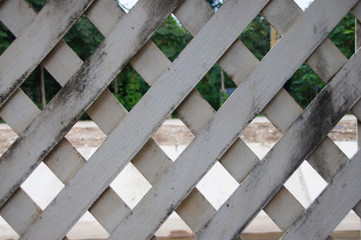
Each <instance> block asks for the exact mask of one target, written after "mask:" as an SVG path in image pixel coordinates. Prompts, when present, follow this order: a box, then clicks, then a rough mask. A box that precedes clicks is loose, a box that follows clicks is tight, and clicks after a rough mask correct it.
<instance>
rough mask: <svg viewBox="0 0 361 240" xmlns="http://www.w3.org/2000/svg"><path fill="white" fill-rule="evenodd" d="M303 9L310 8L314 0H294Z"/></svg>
mask: <svg viewBox="0 0 361 240" xmlns="http://www.w3.org/2000/svg"><path fill="white" fill-rule="evenodd" d="M294 1H295V2H296V3H297V5H298V6H300V8H302V10H305V9H306V8H308V6H310V5H311V3H312V2H313V1H314V0H294Z"/></svg>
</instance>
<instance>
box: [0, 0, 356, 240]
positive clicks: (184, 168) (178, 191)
mask: <svg viewBox="0 0 361 240" xmlns="http://www.w3.org/2000/svg"><path fill="white" fill-rule="evenodd" d="M349 11H352V13H353V14H354V15H355V17H356V18H357V19H358V20H360V17H361V3H358V1H357V0H344V1H336V0H334V1H333V0H332V1H329V0H316V1H315V3H313V4H312V5H311V7H310V8H309V9H308V10H307V11H306V12H303V11H302V10H301V9H300V8H299V7H298V6H297V5H296V4H295V3H294V2H293V1H289V0H272V1H269V0H254V1H241V0H240V1H237V0H228V1H227V2H226V3H225V4H224V5H223V6H222V7H221V8H220V9H219V11H217V13H214V12H213V11H212V10H211V9H210V8H209V6H208V5H207V4H206V3H205V2H204V1H203V0H184V1H181V0H171V1H161V0H152V1H149V0H140V1H139V2H138V3H137V4H136V6H135V7H134V8H133V9H132V10H131V11H130V12H129V13H127V14H126V13H125V12H123V11H122V9H121V8H120V7H119V6H118V5H117V4H116V2H115V1H113V0H97V1H94V0H77V1H75V0H63V1H57V0H52V1H49V3H47V4H46V5H45V7H44V8H43V9H42V10H41V11H40V12H39V13H38V14H36V13H35V12H34V10H33V9H32V8H31V7H30V6H29V4H28V3H27V2H26V1H25V0H2V1H0V20H1V21H2V22H3V23H4V24H5V25H6V26H7V27H8V28H9V29H10V30H11V31H12V32H13V34H14V35H15V36H16V38H17V39H16V40H15V41H14V42H13V43H12V44H11V45H10V47H9V48H8V49H6V51H5V52H4V53H3V54H2V55H1V56H0V106H1V109H0V116H1V118H2V119H4V120H5V121H6V122H7V123H8V124H9V125H10V126H11V128H12V129H14V130H15V131H16V132H17V133H18V134H19V136H20V137H19V138H18V139H17V141H16V142H15V143H14V144H13V145H12V146H11V147H10V148H9V149H8V151H7V152H6V153H5V154H4V155H3V156H2V157H1V159H0V183H1V184H0V207H1V208H0V213H1V216H2V217H3V218H4V219H5V220H6V221H7V222H8V223H9V224H10V225H11V227H12V228H13V229H14V230H15V231H16V232H17V233H18V234H19V235H20V236H21V237H20V239H62V238H64V237H65V238H66V234H67V233H68V232H69V230H70V229H71V228H72V226H73V225H74V224H75V223H76V222H77V220H78V219H79V218H80V217H81V216H82V215H83V214H84V213H85V212H86V211H87V210H89V211H90V212H91V213H92V214H93V216H94V217H95V218H96V219H97V221H98V222H99V223H100V224H101V225H102V226H103V227H104V228H105V229H106V231H108V233H109V234H110V238H109V239H150V238H152V237H154V238H156V237H155V236H154V233H155V232H156V230H157V229H158V228H159V226H160V225H161V224H162V223H163V222H164V221H165V220H166V219H167V217H168V216H169V215H170V214H171V213H172V212H173V211H176V212H177V213H178V214H179V216H180V217H181V218H182V219H183V220H184V221H185V223H186V224H187V225H188V226H189V227H190V228H191V229H192V231H193V232H194V233H195V234H196V235H195V238H196V239H237V238H238V237H239V234H240V233H241V232H242V231H243V230H244V229H245V227H246V226H247V225H248V224H249V223H250V222H251V221H252V219H253V218H254V217H255V216H256V215H257V214H258V212H259V211H261V210H262V209H264V210H265V212H266V213H267V214H268V215H269V216H270V217H271V218H272V220H273V221H274V222H275V223H276V224H277V226H278V227H279V228H280V229H281V230H282V231H284V232H287V233H286V234H285V235H284V237H283V238H284V239H325V238H327V237H328V236H329V235H330V233H331V232H332V230H333V229H334V228H335V227H336V225H337V224H338V223H339V222H340V221H341V220H342V219H343V217H344V216H345V215H346V214H347V213H348V211H350V209H354V211H355V212H356V213H357V214H358V215H359V216H361V211H360V206H361V205H360V204H359V203H358V202H359V201H360V199H361V189H360V187H359V185H360V182H361V179H360V175H359V174H358V173H359V172H360V170H361V165H360V164H361V162H360V161H361V158H360V154H361V153H359V152H358V153H357V154H355V156H354V157H353V158H352V159H351V160H349V159H348V158H347V157H346V156H345V155H344V154H343V153H342V152H341V151H340V149H338V147H337V146H336V145H335V144H334V143H333V142H332V141H331V140H330V139H329V138H328V137H327V134H328V133H329V131H330V130H331V129H332V128H333V126H334V125H335V124H336V123H337V122H338V121H339V120H340V119H341V117H342V116H343V115H345V113H346V112H348V111H352V112H353V113H354V114H355V116H356V117H357V118H358V119H359V120H360V119H361V103H359V102H358V100H359V98H360V96H361V88H360V87H359V85H360V80H359V76H360V69H361V66H360V65H361V59H360V58H361V56H360V53H359V51H356V53H355V54H354V55H353V56H352V57H351V58H350V59H347V58H346V57H345V56H344V55H342V53H341V52H340V51H339V50H338V49H337V47H336V46H335V45H334V44H333V43H332V42H331V41H330V40H329V39H327V36H328V34H329V33H330V31H331V30H332V29H333V28H334V27H335V26H336V24H337V23H338V22H339V21H340V20H341V19H342V18H343V17H344V16H345V15H346V14H347V13H348V12H349ZM171 13H173V14H174V15H175V16H176V17H177V18H178V19H179V21H180V22H181V23H182V24H183V26H185V27H186V28H187V29H188V31H189V32H190V33H191V34H192V35H193V36H194V39H193V40H192V41H191V42H190V43H189V44H188V45H187V47H186V48H185V49H184V50H183V52H182V53H181V54H180V55H179V56H178V57H177V59H176V60H175V61H174V62H170V61H169V60H168V59H167V58H166V57H165V56H164V54H163V53H162V52H161V51H160V50H159V49H158V48H157V47H156V46H155V44H153V42H152V41H150V40H149V38H150V36H151V35H152V34H153V33H154V31H155V30H156V29H157V28H158V27H159V26H160V25H161V24H162V22H163V21H164V20H165V19H166V18H167V17H168V16H169V14H171ZM259 13H261V14H262V15H263V17H265V18H266V19H267V21H268V22H269V23H270V24H271V25H272V26H273V27H274V28H275V29H276V30H277V31H278V32H279V33H280V35H281V36H282V37H281V39H280V40H279V42H278V43H277V44H276V45H275V46H274V47H273V48H272V49H271V50H270V52H269V53H268V54H267V55H266V56H265V57H264V58H263V59H262V61H260V62H259V61H258V60H257V59H256V58H255V57H254V56H253V54H252V53H251V52H250V51H249V50H248V49H247V48H246V47H245V45H244V44H243V43H242V42H241V41H240V40H239V39H238V36H239V34H240V33H241V32H242V31H243V30H244V29H245V28H246V27H247V25H248V24H249V23H250V22H251V21H252V19H254V17H255V16H256V15H257V14H259ZM82 14H86V15H87V17H88V18H89V20H90V21H92V23H93V24H94V25H95V26H96V27H97V29H98V30H99V31H100V32H101V33H102V34H103V35H104V36H105V37H106V39H105V40H104V41H103V43H102V44H101V45H100V46H99V47H98V49H97V50H96V51H95V53H94V54H93V55H92V56H90V57H89V58H88V59H87V60H85V61H84V62H83V61H82V60H81V59H80V58H79V57H78V56H77V55H76V54H75V53H74V52H73V51H72V50H71V48H70V47H69V46H68V45H67V44H66V43H65V42H64V41H63V40H61V39H62V37H63V36H64V34H65V33H66V32H67V31H68V30H69V28H70V27H71V26H72V25H73V24H74V23H75V21H76V20H77V19H78V18H79V17H80V16H81V15H82ZM14 16H15V18H14ZM29 45H31V46H32V47H31V48H29V47H28V46H29ZM129 62H130V64H131V65H132V66H133V68H134V69H135V70H136V71H137V72H138V73H139V74H140V75H141V76H142V77H143V78H144V80H145V81H146V82H147V83H148V84H149V85H150V86H151V88H150V89H149V91H148V92H147V93H146V95H145V96H143V98H142V99H141V100H140V101H139V102H138V104H137V105H136V106H135V107H134V108H133V109H132V111H130V112H129V113H127V111H126V110H125V108H124V107H123V106H122V105H121V104H120V103H119V102H118V101H117V100H116V99H115V98H114V96H113V95H112V94H111V93H110V92H109V91H108V90H107V89H106V87H107V86H108V85H109V83H110V82H111V81H112V80H113V79H114V77H115V76H116V75H117V74H118V73H119V72H120V71H121V70H122V69H123V67H124V66H126V64H128V63H129ZM217 62H218V64H219V65H220V66H221V67H222V69H223V70H224V71H226V72H227V73H228V75H229V76H231V77H232V79H233V81H234V82H235V83H236V84H237V85H238V88H237V90H236V91H235V92H234V94H232V96H231V97H230V99H229V100H228V101H227V102H226V103H225V104H224V105H223V106H222V107H221V108H220V109H219V110H218V111H217V112H216V111H214V110H213V109H212V107H211V106H210V105H209V104H208V103H207V102H206V101H205V100H204V99H203V98H202V97H201V95H200V94H199V93H198V92H197V91H196V90H195V89H194V87H195V85H196V84H197V83H198V82H199V81H200V79H201V78H202V77H203V76H204V75H205V74H206V73H207V72H208V71H209V70H210V68H211V67H212V66H213V65H214V64H215V63H217ZM304 62H306V63H307V64H308V65H309V66H310V67H311V68H312V70H313V71H314V72H315V73H316V74H317V75H318V76H319V77H320V78H321V79H322V80H323V81H324V82H325V83H327V85H326V87H325V88H324V89H323V90H322V91H321V93H320V94H319V95H318V96H317V97H316V98H315V100H314V101H313V102H312V103H311V104H310V106H309V107H308V108H307V109H306V110H305V111H303V110H302V108H301V107H300V106H298V105H297V103H296V102H295V101H294V100H293V99H292V98H291V97H290V95H289V94H288V93H287V92H286V91H285V90H284V89H283V88H282V86H283V85H284V83H285V82H286V80H287V79H289V77H290V76H291V75H292V74H293V73H294V72H295V71H296V70H297V68H298V67H299V66H300V65H301V64H302V63H304ZM40 63H42V64H43V66H44V67H45V68H46V69H47V71H48V72H49V73H50V74H51V75H52V76H53V77H54V78H55V79H56V80H57V81H58V82H59V84H60V85H61V86H63V88H62V89H61V90H60V91H59V93H58V94H57V95H56V96H55V97H54V99H53V100H52V101H51V102H50V103H49V104H48V105H47V107H46V108H45V109H44V110H43V111H40V110H39V109H38V108H37V107H36V106H35V105H34V103H33V102H32V101H31V100H30V99H29V98H28V97H27V96H26V94H25V93H24V92H23V91H22V90H21V89H20V88H19V86H20V85H21V84H22V83H23V82H24V81H25V79H26V78H27V77H28V75H29V74H30V72H31V71H33V70H34V69H35V67H36V66H37V65H39V64H40ZM165 99H166V101H165ZM174 111H175V112H176V113H177V115H178V116H179V117H180V118H181V120H182V121H183V122H184V123H185V124H186V125H187V127H188V128H189V129H190V130H191V131H192V132H193V134H194V135H195V136H196V137H195V139H194V140H193V141H192V143H191V144H190V145H189V146H188V147H187V148H186V150H185V151H184V152H183V153H182V154H181V155H180V156H179V157H178V159H177V160H176V161H175V162H174V163H173V162H172V161H171V160H170V159H169V158H168V157H167V156H166V155H165V153H164V152H163V151H162V150H161V149H160V147H159V146H158V145H157V144H156V143H155V142H154V141H153V140H152V138H151V137H152V136H153V134H154V133H155V131H156V130H157V129H158V128H159V126H160V125H161V124H162V123H163V122H164V121H165V119H166V118H167V117H168V116H169V115H170V114H171V113H172V112H174ZM261 111H262V112H263V113H264V114H265V115H266V116H267V118H269V119H270V120H271V122H272V123H273V124H274V125H275V126H276V127H277V128H278V129H279V130H280V132H281V133H282V134H283V136H282V138H281V139H280V140H279V141H278V142H277V144H276V145H275V146H274V147H273V148H272V150H271V151H270V152H269V153H268V154H267V155H266V156H265V157H264V159H262V161H260V160H259V159H258V158H257V157H256V156H255V154H254V153H253V152H252V151H251V150H250V149H249V148H248V146H247V145H246V144H245V143H244V142H243V141H242V140H241V139H240V138H239V135H240V133H241V132H242V131H243V130H244V129H245V128H246V127H247V125H248V123H249V122H251V121H252V119H253V118H254V117H255V116H256V115H257V114H258V113H260V112H261ZM84 112H87V114H88V115H89V116H90V117H91V118H92V120H94V121H95V122H96V124H97V125H98V126H99V127H100V128H101V129H102V131H103V132H104V133H105V134H106V135H107V136H108V138H107V139H106V141H105V142H104V143H103V144H102V145H101V147H100V148H99V149H98V150H97V151H96V152H95V153H94V154H93V155H92V156H91V158H90V159H89V160H88V161H87V162H86V161H85V160H84V159H83V158H82V157H81V155H80V154H79V153H78V152H77V151H76V149H75V148H74V147H73V146H72V145H71V144H70V143H69V142H68V141H67V140H66V139H65V138H64V136H65V134H66V133H67V132H68V131H69V129H70V128H71V127H72V126H73V125H74V124H75V123H76V121H77V120H78V119H79V118H80V117H81V116H82V114H83V113H84ZM304 159H307V160H308V161H309V163H310V164H311V165H312V166H313V167H314V168H315V169H316V170H317V171H318V173H319V174H320V175H321V176H322V177H323V178H324V179H325V180H326V181H327V182H329V185H328V186H327V188H326V189H325V191H324V192H323V193H322V194H321V195H320V196H319V198H318V199H317V200H316V201H315V202H314V203H313V204H312V205H311V206H310V207H309V208H308V209H307V211H306V212H305V211H304V209H303V207H302V205H301V204H300V203H299V202H298V201H297V199H296V198H295V197H294V196H293V195H292V194H291V193H290V192H289V191H288V190H287V189H286V188H284V187H283V185H284V183H285V182H286V180H287V179H288V178H289V176H290V175H291V174H292V173H293V172H294V171H295V170H296V169H297V167H298V166H299V165H300V164H301V163H302V162H303V160H304ZM42 161H43V162H44V163H45V164H47V166H48V167H49V168H50V169H51V170H52V171H53V173H54V174H55V175H56V176H57V177H58V178H59V179H60V180H61V181H62V182H63V183H64V184H65V187H64V188H63V190H62V191H61V192H60V193H59V194H58V196H57V197H56V198H55V199H54V200H53V201H52V203H51V204H50V205H49V206H48V207H47V208H46V209H45V210H44V211H43V212H42V211H41V209H40V208H39V207H38V206H37V204H36V203H35V202H33V200H32V199H31V198H30V197H29V196H28V195H27V194H26V193H25V192H24V191H23V190H22V189H21V187H20V185H21V184H22V183H23V182H24V181H25V180H26V179H27V177H28V176H29V175H30V174H31V173H32V171H33V170H34V169H35V168H36V167H37V166H38V165H39V164H40V163H41V162H42ZM130 161H131V162H132V163H133V164H134V166H135V167H136V168H137V169H138V170H139V171H140V172H141V173H142V174H143V176H144V177H145V178H146V179H147V180H148V181H149V183H151V184H152V188H151V189H150V190H149V192H148V193H147V194H146V195H145V196H144V198H143V199H142V200H141V201H140V202H139V203H138V204H137V206H136V207H135V208H134V209H130V208H129V207H128V206H127V205H126V204H125V203H124V202H123V200H122V199H121V198H120V197H119V196H118V195H117V194H116V193H115V191H114V190H113V189H112V188H110V187H109V184H110V183H111V182H112V181H113V179H114V178H115V177H116V176H117V175H118V174H119V173H120V172H121V171H122V170H123V169H124V167H125V166H126V165H127V164H128V163H129V162H130ZM217 161H219V162H220V163H221V164H222V165H223V166H224V167H225V169H226V170H227V171H228V172H229V173H230V174H231V175H232V177H234V178H235V179H236V180H237V181H238V182H239V183H240V185H239V187H238V188H237V189H236V191H235V192H234V193H233V194H232V196H231V197H230V198H229V199H228V200H227V201H226V202H225V203H224V204H223V205H222V207H221V208H220V209H219V210H218V211H216V210H215V209H214V208H213V207H212V205H211V204H210V203H209V202H208V200H207V199H206V198H205V197H204V196H203V195H202V194H201V193H200V192H199V191H198V190H197V189H196V188H195V186H196V184H197V183H198V182H199V181H200V180H201V178H202V177H203V176H204V175H205V174H206V173H207V171H208V170H209V169H210V168H211V167H212V166H213V165H214V164H215V163H216V162H217ZM20 213H21V214H20ZM329 238H331V237H329Z"/></svg>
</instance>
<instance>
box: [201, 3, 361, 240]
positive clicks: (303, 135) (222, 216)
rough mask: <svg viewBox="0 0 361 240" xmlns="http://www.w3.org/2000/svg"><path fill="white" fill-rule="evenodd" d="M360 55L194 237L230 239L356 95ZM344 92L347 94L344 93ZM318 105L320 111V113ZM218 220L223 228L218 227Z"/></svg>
mask: <svg viewBox="0 0 361 240" xmlns="http://www.w3.org/2000/svg"><path fill="white" fill-rule="evenodd" d="M316 3H317V2H316ZM318 3H321V2H320V1H319V2H318ZM312 6H313V7H315V6H316V5H315V4H313V5H312ZM318 7H319V6H318ZM315 8H316V7H315ZM311 9H312V8H311ZM360 58H361V52H357V53H356V54H355V55H354V56H353V57H352V58H351V59H350V61H349V62H348V63H347V64H346V65H345V66H344V68H342V69H341V70H340V71H339V72H338V74H337V75H336V76H335V77H334V78H333V80H332V81H331V82H330V83H329V84H328V85H327V86H326V87H325V88H324V89H323V91H322V93H320V94H319V95H318V96H317V97H316V98H315V101H313V102H312V104H311V105H310V106H309V108H307V109H306V110H305V112H304V113H303V114H302V115H301V116H300V117H299V118H298V119H297V121H295V122H294V123H293V124H292V126H291V127H290V128H289V129H288V130H287V131H286V133H285V134H284V135H283V137H282V138H281V139H280V140H279V141H278V142H277V143H276V145H275V146H274V147H273V149H272V150H271V151H270V152H269V153H268V154H267V155H266V157H265V158H264V159H263V160H262V162H261V163H260V164H258V165H257V166H256V167H255V168H254V170H253V171H252V172H251V173H250V175H248V176H247V177H246V178H245V180H244V181H243V183H242V184H241V185H240V186H239V187H238V189H237V190H236V191H235V192H234V193H233V194H232V196H231V197H230V198H229V199H228V200H227V201H226V202H225V203H224V205H223V206H222V207H221V208H220V210H218V212H217V213H216V215H215V216H214V217H213V218H212V220H211V221H210V222H208V224H207V226H206V227H205V228H204V229H203V230H202V231H201V232H200V233H199V234H198V235H197V236H196V239H231V238H232V237H233V236H235V235H236V234H238V233H240V232H241V231H242V230H243V229H244V228H245V227H246V226H247V224H248V223H249V222H250V221H251V220H252V219H253V217H254V216H255V215H256V214H257V212H258V211H260V210H261V209H262V207H263V206H264V205H265V204H266V203H267V202H268V201H269V199H270V198H271V197H272V196H273V195H274V194H275V193H276V192H277V191H278V190H279V189H280V188H281V187H282V185H283V184H284V182H285V181H286V180H287V178H288V177H289V176H290V175H291V174H292V172H293V171H294V170H295V169H296V168H297V167H298V166H299V165H300V164H301V163H302V161H303V159H304V158H305V157H307V155H309V154H310V152H311V151H312V150H313V149H314V148H315V147H316V146H317V145H318V144H319V143H320V141H322V139H323V138H324V137H325V136H326V135H327V133H328V132H329V131H330V130H331V129H332V127H333V126H334V125H335V124H336V123H337V122H338V120H339V119H340V118H341V117H342V116H343V115H344V114H345V113H346V112H347V111H348V110H349V109H350V108H351V107H352V105H353V103H354V102H355V101H357V100H358V99H359V98H360V89H356V88H355V87H354V86H356V85H358V84H359V83H358V82H359V79H358V77H357V76H358V74H359V73H358V72H359V70H358V69H359V68H360V64H359V61H360ZM346 82H347V83H346ZM346 92H347V93H349V94H350V95H348V94H345V93H346ZM346 99H347V100H346ZM320 109H324V111H323V112H322V113H320ZM313 130H316V131H318V132H317V134H313V135H310V134H309V132H313ZM290 149H291V150H292V151H290ZM220 223H222V224H223V226H225V228H226V229H225V228H223V227H219V226H220ZM216 226H217V227H216Z"/></svg>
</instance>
